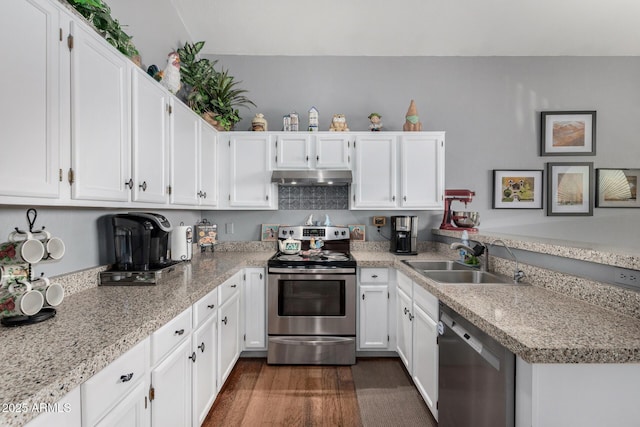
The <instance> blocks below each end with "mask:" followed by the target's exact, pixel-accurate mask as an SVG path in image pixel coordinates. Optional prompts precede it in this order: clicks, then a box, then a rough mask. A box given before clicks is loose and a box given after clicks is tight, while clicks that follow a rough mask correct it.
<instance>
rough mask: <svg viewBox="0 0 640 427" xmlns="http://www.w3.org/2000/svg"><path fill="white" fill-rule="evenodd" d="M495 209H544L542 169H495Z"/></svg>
mask: <svg viewBox="0 0 640 427" xmlns="http://www.w3.org/2000/svg"><path fill="white" fill-rule="evenodd" d="M492 207H493V209H542V171H541V170H518V169H505V170H502V169H494V170H493V206H492Z"/></svg>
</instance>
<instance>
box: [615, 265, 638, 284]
mask: <svg viewBox="0 0 640 427" xmlns="http://www.w3.org/2000/svg"><path fill="white" fill-rule="evenodd" d="M613 281H614V282H615V283H618V284H620V285H627V286H637V287H640V271H636V270H628V269H626V268H616V269H615V270H614V277H613Z"/></svg>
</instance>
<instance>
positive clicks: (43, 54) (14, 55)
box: [0, 0, 62, 198]
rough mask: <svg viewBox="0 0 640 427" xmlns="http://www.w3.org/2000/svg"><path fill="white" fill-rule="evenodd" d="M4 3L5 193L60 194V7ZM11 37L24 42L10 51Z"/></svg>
mask: <svg viewBox="0 0 640 427" xmlns="http://www.w3.org/2000/svg"><path fill="white" fill-rule="evenodd" d="M3 9H4V11H3V13H2V14H1V16H0V35H1V36H2V40H4V43H5V44H7V46H6V48H5V55H4V56H5V57H7V56H8V57H7V61H8V62H7V63H6V64H5V66H4V67H3V69H2V77H3V81H4V82H5V85H4V88H3V89H2V97H3V101H2V102H0V117H2V151H3V152H2V159H3V161H2V167H1V168H0V195H3V196H20V197H49V198H57V197H58V196H59V194H60V193H59V185H60V183H59V178H58V176H59V171H60V168H61V164H60V138H59V131H58V130H59V126H60V117H59V115H58V114H59V111H60V105H59V102H60V94H59V90H58V88H59V79H60V75H59V68H60V67H59V56H60V53H59V50H60V48H61V44H62V42H61V41H59V39H58V37H59V35H58V34H59V17H58V9H56V7H55V6H54V5H53V3H52V2H49V1H44V0H42V1H41V0H28V1H18V2H11V3H10V4H9V3H5V4H4V5H3ZM17 37H19V41H17V40H16V38H17ZM11 40H16V43H18V44H19V46H20V47H19V48H18V49H11V54H10V55H9V47H8V44H11ZM9 57H10V58H9Z"/></svg>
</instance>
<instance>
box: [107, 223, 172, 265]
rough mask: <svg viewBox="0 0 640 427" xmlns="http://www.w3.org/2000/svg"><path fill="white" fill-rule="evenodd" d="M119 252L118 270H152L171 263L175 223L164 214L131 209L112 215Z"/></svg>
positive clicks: (115, 242)
mask: <svg viewBox="0 0 640 427" xmlns="http://www.w3.org/2000/svg"><path fill="white" fill-rule="evenodd" d="M112 224H113V243H114V249H115V254H116V262H115V265H114V266H113V269H114V270H119V271H148V270H156V269H161V268H164V267H166V266H167V264H170V263H171V262H170V260H169V258H168V250H169V232H170V231H171V229H172V227H171V223H170V222H169V220H168V219H167V218H166V217H164V216H163V215H160V214H157V213H148V212H130V213H126V214H117V215H113V217H112Z"/></svg>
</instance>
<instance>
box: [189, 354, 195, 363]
mask: <svg viewBox="0 0 640 427" xmlns="http://www.w3.org/2000/svg"><path fill="white" fill-rule="evenodd" d="M189 359H191V360H192V361H193V363H196V352H195V351H194V352H193V353H191V356H189Z"/></svg>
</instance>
